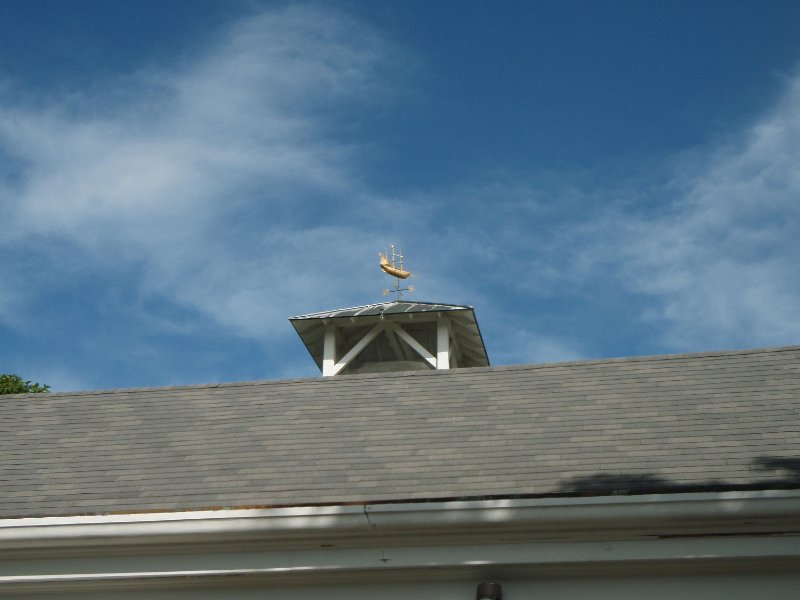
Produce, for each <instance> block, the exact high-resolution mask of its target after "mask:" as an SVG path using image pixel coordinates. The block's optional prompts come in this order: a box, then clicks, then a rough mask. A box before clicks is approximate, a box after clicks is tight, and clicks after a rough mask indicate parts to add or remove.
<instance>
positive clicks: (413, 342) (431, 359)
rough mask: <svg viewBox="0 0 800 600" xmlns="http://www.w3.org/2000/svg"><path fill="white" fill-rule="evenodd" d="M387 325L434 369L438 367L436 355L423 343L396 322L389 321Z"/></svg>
mask: <svg viewBox="0 0 800 600" xmlns="http://www.w3.org/2000/svg"><path fill="white" fill-rule="evenodd" d="M386 326H387V327H390V328H391V330H392V331H394V332H395V333H396V334H397V336H398V337H399V338H400V339H401V340H403V341H404V342H405V343H406V344H408V345H409V346H411V348H412V349H413V350H414V352H416V353H417V354H419V355H420V356H421V357H422V358H424V359H425V360H427V361H428V363H429V364H430V365H431V366H432V367H433V368H434V369H435V368H436V357H435V356H434V355H433V354H431V353H430V352H428V351H427V350H426V349H425V347H424V346H423V345H422V344H420V343H419V342H418V341H417V340H415V339H414V338H413V337H411V335H410V334H409V333H408V332H406V331H404V330H403V329H402V328H401V327H399V326H398V325H395V324H394V323H387V324H386Z"/></svg>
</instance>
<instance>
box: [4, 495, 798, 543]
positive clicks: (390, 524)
mask: <svg viewBox="0 0 800 600" xmlns="http://www.w3.org/2000/svg"><path fill="white" fill-rule="evenodd" d="M752 519H761V520H782V521H787V520H789V521H794V522H796V523H798V524H800V490H767V491H752V492H719V493H695V494H653V495H641V496H603V497H585V498H538V499H518V500H481V501H453V502H421V503H396V504H391V503H389V504H366V505H341V506H322V507H296V508H272V509H222V510H210V511H186V512H164V513H137V514H113V515H96V516H74V517H41V518H21V519H0V549H12V548H24V547H29V548H35V547H39V548H42V547H51V548H52V547H59V546H61V547H74V546H76V545H99V546H102V545H107V544H112V543H113V544H125V543H126V542H129V543H136V544H141V543H146V542H147V541H148V538H153V539H154V540H155V539H164V538H168V539H169V541H171V542H176V543H180V542H190V541H192V540H193V539H196V538H209V537H214V538H216V539H223V540H224V539H225V538H232V539H233V538H236V537H237V536H240V535H241V536H247V537H248V538H253V537H255V536H260V537H261V538H263V539H269V538H276V539H287V540H290V539H310V538H316V537H320V538H322V537H325V538H329V537H344V536H352V535H379V536H392V535H404V534H408V533H413V532H415V531H419V530H424V531H426V532H427V534H428V535H430V534H431V533H432V532H436V531H439V532H441V533H443V534H445V533H447V532H448V531H459V532H464V531H467V530H469V529H470V528H473V529H475V530H491V529H494V528H509V529H514V530H517V531H519V530H522V529H527V530H538V531H550V532H558V531H564V530H573V531H574V530H575V529H576V528H581V529H584V530H586V531H592V530H603V529H607V528H609V527H619V526H621V525H626V526H627V527H629V528H635V527H638V526H644V525H646V524H652V523H659V524H660V526H661V527H662V528H664V529H665V530H668V529H669V528H670V524H676V525H685V524H687V523H695V524H699V526H701V527H702V526H703V524H705V523H710V522H711V521H716V522H720V521H730V522H732V523H735V522H743V521H745V520H752Z"/></svg>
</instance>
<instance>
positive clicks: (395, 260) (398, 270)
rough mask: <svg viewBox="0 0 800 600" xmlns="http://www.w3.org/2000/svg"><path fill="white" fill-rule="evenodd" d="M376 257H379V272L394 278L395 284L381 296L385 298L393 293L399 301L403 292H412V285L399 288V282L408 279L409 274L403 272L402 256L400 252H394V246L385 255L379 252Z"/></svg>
mask: <svg viewBox="0 0 800 600" xmlns="http://www.w3.org/2000/svg"><path fill="white" fill-rule="evenodd" d="M378 256H379V257H380V268H381V271H383V272H384V273H386V274H387V275H389V276H391V277H394V278H395V284H394V286H393V287H392V289H390V290H383V295H384V296H386V295H388V294H390V293H391V292H394V293H396V294H397V299H398V300H400V298H401V297H402V296H403V292H413V291H414V286H412V285H410V286H408V287H405V288H404V287H400V280H401V279H408V277H409V276H410V275H411V273H410V272H409V271H406V270H405V267H404V266H403V255H402V254H401V253H400V252H395V249H394V244H392V245H391V246H390V250H389V252H387V253H386V254H383V253H381V252H379V253H378ZM390 257H391V260H390Z"/></svg>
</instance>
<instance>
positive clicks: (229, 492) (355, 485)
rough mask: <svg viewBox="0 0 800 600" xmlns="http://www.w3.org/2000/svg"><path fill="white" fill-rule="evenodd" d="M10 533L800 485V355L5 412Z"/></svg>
mask: <svg viewBox="0 0 800 600" xmlns="http://www.w3.org/2000/svg"><path fill="white" fill-rule="evenodd" d="M0 410H1V411H2V419H0V517H23V516H44V515H69V514H85V513H109V512H128V511H129V512H136V511H150V510H189V509H202V508H211V507H235V506H276V505H309V504H327V503H358V502H382V501H403V500H421V499H444V498H470V497H486V496H492V497H520V496H530V495H534V496H535V495H543V496H546V495H554V494H618V493H641V492H648V491H659V492H680V491H699V490H706V489H768V488H787V487H794V488H797V487H800V347H790V348H776V349H767V350H752V351H734V352H712V353H703V354H693V355H676V356H660V357H642V358H629V359H614V360H597V361H581V362H574V363H561V364H551V365H531V366H515V367H494V368H492V367H489V368H477V369H460V370H453V371H428V372H425V371H412V372H407V373H387V374H379V375H378V374H375V375H354V376H346V377H338V378H336V377H334V378H324V379H323V378H318V379H305V380H286V381H267V382H253V383H237V384H221V385H206V386H188V387H175V388H156V389H135V390H110V391H93V392H82V393H64V394H47V395H29V396H6V397H4V398H2V399H1V400H0Z"/></svg>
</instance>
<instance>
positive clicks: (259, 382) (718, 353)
mask: <svg viewBox="0 0 800 600" xmlns="http://www.w3.org/2000/svg"><path fill="white" fill-rule="evenodd" d="M797 351H800V345H794V346H776V347H768V348H752V349H737V350H706V351H702V352H687V353H678V354H651V355H642V356H622V357H612V358H589V359H579V360H569V361H558V362H550V363H537V364H518V365H500V366H488V367H467V368H461V369H450V370H428V371H398V372H388V373H361V374H350V375H340V376H338V377H333V378H331V377H322V376H316V377H291V378H287V379H256V380H249V381H226V382H216V383H194V384H182V385H168V386H152V387H130V388H108V389H98V390H79V391H65V392H47V393H45V394H41V393H39V394H35V393H28V394H8V395H6V396H4V399H8V400H12V399H20V398H29V397H30V398H52V397H61V396H100V395H107V394H121V393H130V392H171V391H176V390H201V389H212V388H235V387H256V386H265V385H270V386H271V385H285V384H290V383H309V382H312V381H317V382H320V383H327V382H339V383H342V382H353V381H356V380H360V379H376V378H385V379H394V378H397V377H424V376H433V377H441V376H448V375H449V376H458V375H466V374H469V373H479V372H485V371H520V370H534V369H553V368H563V367H578V366H582V365H598V364H616V363H636V362H654V361H670V360H684V359H694V358H704V357H707V358H713V357H725V356H743V355H757V354H770V353H780V352H797Z"/></svg>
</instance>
